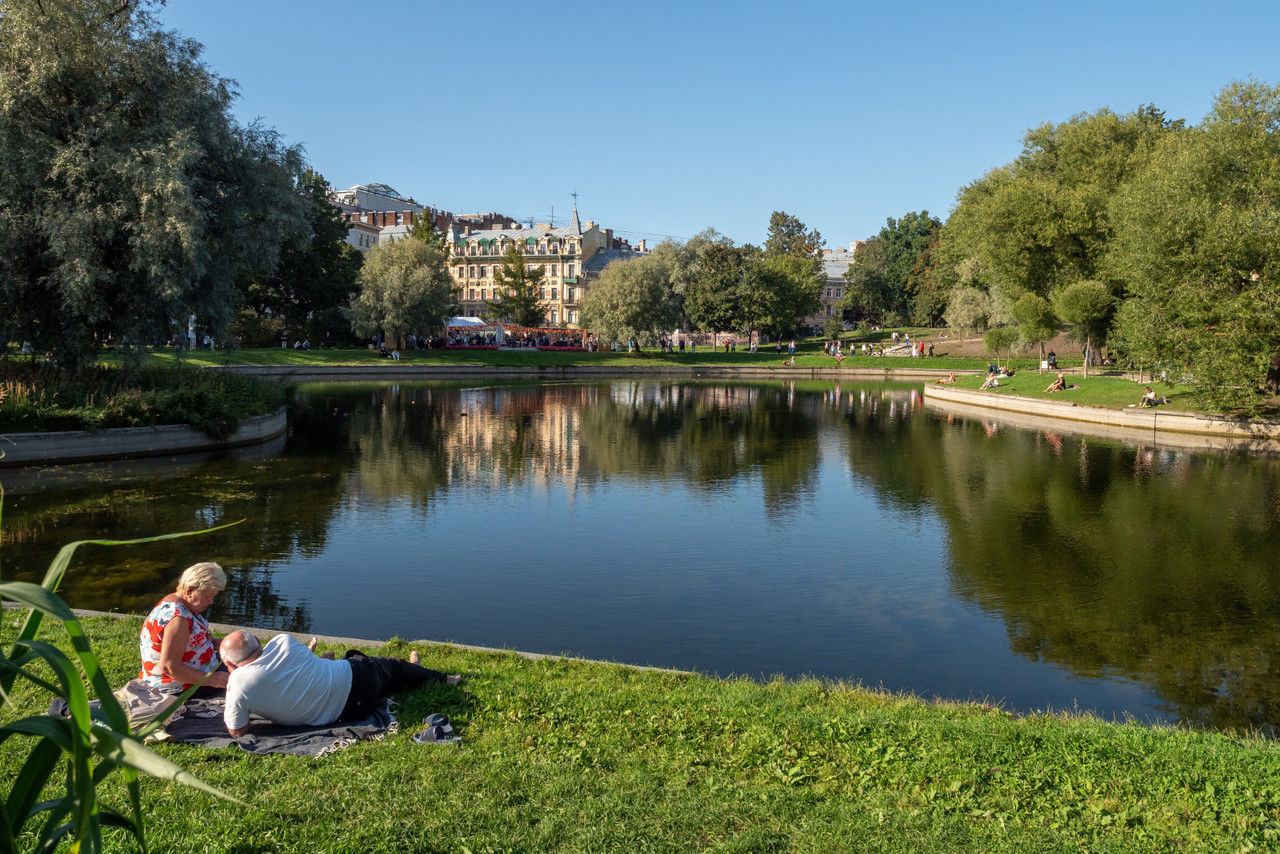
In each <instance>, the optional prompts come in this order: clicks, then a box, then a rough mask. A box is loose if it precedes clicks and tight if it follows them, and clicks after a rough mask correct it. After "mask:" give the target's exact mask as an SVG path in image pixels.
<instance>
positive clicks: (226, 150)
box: [0, 0, 361, 369]
mask: <svg viewBox="0 0 1280 854" xmlns="http://www.w3.org/2000/svg"><path fill="white" fill-rule="evenodd" d="M152 8H153V4H152V3H149V2H146V1H145V0H138V2H130V0H123V2H122V0H82V2H67V0H63V2H59V0H8V2H6V3H5V4H4V9H3V11H0V295H2V296H3V300H4V305H5V306H6V309H7V310H6V311H5V313H4V316H3V318H0V338H2V339H3V340H4V341H24V342H30V343H31V345H32V346H33V347H34V348H36V349H38V350H39V351H41V352H48V353H50V354H52V355H53V358H54V359H55V360H56V361H57V362H58V363H60V364H62V365H64V366H66V367H69V368H73V369H74V368H78V367H81V366H84V365H86V364H88V363H90V362H91V361H92V360H93V358H94V357H95V355H96V354H97V352H98V351H99V350H100V348H102V347H103V346H105V345H107V344H114V345H120V346H125V347H128V346H129V345H142V344H146V343H151V342H156V341H166V340H172V339H178V340H182V339H183V338H184V337H185V333H186V331H187V327H188V323H189V321H190V319H191V318H194V319H195V322H196V324H197V325H198V327H199V328H200V329H201V330H206V331H212V332H214V333H215V334H216V335H217V336H218V337H219V338H225V337H227V336H234V335H240V336H242V337H245V338H249V339H253V338H259V339H260V338H262V337H264V336H269V337H278V336H279V335H280V334H282V333H285V334H287V333H290V332H291V333H293V334H294V335H299V336H311V337H315V338H316V339H317V340H318V339H320V338H323V337H324V336H325V335H330V336H332V335H342V334H344V333H345V334H349V332H348V330H349V329H350V325H349V322H348V321H347V319H346V318H345V316H343V315H342V313H341V309H340V307H341V306H343V305H345V304H346V303H347V302H348V301H349V300H350V299H351V297H352V296H353V294H354V293H355V289H356V277H357V273H358V271H359V269H360V263H361V260H360V255H359V253H358V252H356V251H355V249H354V248H353V247H351V246H348V245H347V243H346V232H347V229H346V225H345V223H344V222H343V221H342V218H341V215H340V213H339V212H338V211H337V209H336V208H334V207H333V206H332V205H331V204H329V199H328V196H329V187H328V185H327V184H326V183H325V181H324V179H323V177H321V176H320V175H319V174H317V173H316V172H314V171H312V170H310V169H309V168H308V167H307V165H306V163H305V161H304V159H303V155H302V151H301V149H300V148H299V147H298V146H296V145H289V144H287V143H286V142H285V141H284V140H282V139H281V137H280V135H279V134H278V133H277V132H276V131H274V130H272V129H270V128H267V127H264V126H262V125H260V124H257V123H254V124H249V125H243V124H241V123H239V122H237V121H236V120H235V119H234V118H233V117H232V116H231V112H230V106H231V102H232V100H233V98H234V95H235V85H234V82H233V81H231V80H228V79H225V78H222V77H219V76H217V75H216V74H214V73H213V72H212V71H210V70H209V68H208V67H207V66H206V65H205V64H204V63H203V61H202V59H201V51H202V47H201V45H200V44H199V43H198V42H195V41H193V40H190V39H185V38H183V37H181V36H179V35H178V34H176V33H172V32H167V31H164V30H162V29H161V28H160V27H159V26H158V24H157V22H156V20H155V19H154V17H153V16H152V14H151V9H152Z"/></svg>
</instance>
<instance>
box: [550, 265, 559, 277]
mask: <svg viewBox="0 0 1280 854" xmlns="http://www.w3.org/2000/svg"><path fill="white" fill-rule="evenodd" d="M559 269H560V265H559V264H552V265H551V275H553V276H554V275H557V273H556V271H557V270H559Z"/></svg>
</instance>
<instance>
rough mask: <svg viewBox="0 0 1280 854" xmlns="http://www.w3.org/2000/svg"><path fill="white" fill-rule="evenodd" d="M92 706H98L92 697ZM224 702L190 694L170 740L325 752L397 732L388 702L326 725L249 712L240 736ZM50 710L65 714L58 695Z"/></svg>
mask: <svg viewBox="0 0 1280 854" xmlns="http://www.w3.org/2000/svg"><path fill="white" fill-rule="evenodd" d="M89 705H90V707H91V708H96V707H97V706H98V701H97V700H94V701H92V702H91V703H90V704H89ZM223 707H224V701H223V699H222V698H221V697H213V698H204V699H198V698H192V699H190V700H187V702H186V703H184V704H183V706H182V713H181V714H180V715H179V716H177V717H176V718H175V719H174V720H173V721H172V722H171V723H169V725H168V726H166V727H165V732H167V733H168V735H169V737H170V738H169V739H167V740H172V741H180V742H182V743H183V744H194V745H196V746H197V747H228V746H230V745H232V744H234V745H235V746H236V747H239V748H240V749H241V750H246V751H248V752H249V753H259V754H263V753H288V754H291V755H293V756H317V757H318V756H324V755H325V754H326V753H332V752H333V751H335V750H338V749H340V748H343V747H347V746H348V745H351V744H355V743H356V742H357V741H363V740H365V739H370V738H372V739H375V740H379V741H380V740H381V739H383V738H385V737H386V736H387V734H388V733H393V732H395V731H396V719H395V716H394V715H393V714H392V712H391V707H390V705H389V702H388V701H387V700H383V701H382V704H381V705H379V706H378V707H377V708H376V709H374V710H373V713H372V714H370V715H369V717H367V718H365V719H364V720H361V721H352V722H349V723H340V724H336V723H335V724H328V725H326V726H282V725H280V724H276V723H272V722H271V721H268V720H266V719H265V718H260V717H258V716H257V715H251V716H250V718H249V732H248V733H246V734H245V735H243V736H241V737H240V738H232V737H231V734H230V733H228V732H227V728H226V725H225V724H223V722H222V710H223ZM49 714H51V715H57V716H60V717H66V716H67V710H66V702H65V701H63V700H60V699H56V700H54V701H53V703H51V704H50V706H49Z"/></svg>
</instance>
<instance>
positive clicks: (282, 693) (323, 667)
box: [221, 631, 462, 738]
mask: <svg viewBox="0 0 1280 854" xmlns="http://www.w3.org/2000/svg"><path fill="white" fill-rule="evenodd" d="M221 651H222V660H223V661H224V662H225V663H226V665H227V669H228V670H230V671H231V675H230V676H228V677H227V705H226V710H225V711H224V712H223V722H224V723H225V724H226V725H227V731H228V732H229V733H231V735H232V736H235V737H236V738H239V737H240V736H242V735H244V734H245V733H246V732H247V731H248V728H249V715H250V714H257V715H260V716H262V717H264V718H267V719H268V720H272V721H275V722H276V723H279V724H286V725H299V724H308V725H312V726H323V725H324V724H329V723H334V722H338V721H358V720H363V719H364V718H367V717H368V716H369V714H370V713H371V712H373V710H374V709H375V708H376V707H377V705H378V702H379V701H380V700H381V699H382V698H383V697H385V696H387V695H388V694H394V693H396V692H397V691H409V690H412V689H414V688H417V687H419V686H420V685H422V684H424V683H426V682H448V683H449V684H450V685H457V684H458V682H459V681H461V679H462V677H461V676H458V675H456V674H455V675H453V676H446V675H445V674H443V673H441V672H439V671H437V670H429V669H427V668H426V667H423V666H422V665H420V664H419V663H418V653H416V652H413V653H410V654H409V660H408V661H402V660H400V659H398V658H371V657H369V656H367V655H365V654H364V653H362V652H358V651H357V650H354V649H351V650H347V654H346V655H345V656H344V657H343V658H340V659H338V660H336V661H334V660H332V658H328V657H325V658H320V657H317V656H316V655H315V653H314V652H312V651H311V649H308V648H307V647H305V646H303V645H302V644H300V643H298V642H297V641H296V640H294V639H293V638H292V637H290V636H289V635H276V636H275V637H273V638H272V639H271V640H269V641H267V645H266V646H265V647H264V646H262V645H261V644H260V643H259V642H258V639H257V638H256V637H254V636H253V635H251V634H249V633H248V632H244V631H234V632H232V633H231V634H229V635H227V636H226V637H225V638H223V641H222V650H221Z"/></svg>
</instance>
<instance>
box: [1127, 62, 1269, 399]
mask: <svg viewBox="0 0 1280 854" xmlns="http://www.w3.org/2000/svg"><path fill="white" fill-rule="evenodd" d="M1112 217H1113V218H1114V220H1115V227H1116V235H1115V239H1114V241H1113V245H1112V247H1111V256H1110V259H1109V260H1110V268H1111V270H1112V271H1113V274H1114V275H1116V276H1120V277H1123V280H1124V283H1125V285H1126V287H1127V293H1128V295H1129V302H1126V304H1125V305H1124V306H1123V307H1122V309H1121V311H1120V312H1119V316H1120V318H1121V320H1122V321H1123V324H1124V326H1125V327H1126V328H1125V329H1124V330H1123V331H1122V334H1121V335H1120V336H1119V337H1120V338H1121V339H1122V340H1124V341H1126V342H1131V343H1132V342H1135V341H1140V340H1142V339H1143V338H1147V339H1152V338H1154V339H1156V341H1157V342H1158V344H1159V347H1158V352H1156V353H1150V352H1149V353H1147V354H1146V355H1148V357H1151V356H1154V357H1155V358H1158V359H1160V360H1162V361H1164V362H1165V364H1166V365H1168V366H1171V367H1172V366H1175V365H1176V366H1178V368H1179V373H1181V372H1182V370H1183V368H1184V367H1185V371H1186V374H1187V377H1188V378H1189V379H1190V380H1191V381H1193V382H1195V383H1196V384H1197V385H1199V386H1200V388H1201V390H1202V392H1203V393H1204V395H1205V396H1206V397H1207V398H1208V399H1209V400H1211V401H1213V402H1215V403H1216V404H1217V405H1219V406H1221V407H1224V408H1241V409H1251V408H1253V407H1255V406H1257V405H1258V403H1259V402H1260V400H1261V397H1260V395H1259V391H1260V390H1264V391H1265V392H1266V393H1268V394H1271V395H1275V394H1280V322H1278V321H1277V315H1276V306H1277V305H1280V87H1276V86H1270V85H1267V84H1264V83H1261V82H1258V81H1254V80H1250V81H1247V82H1236V83H1233V84H1231V85H1230V86H1228V87H1226V88H1225V89H1224V90H1223V91H1222V92H1221V93H1219V95H1218V97H1217V99H1216V101H1215V103H1214V106H1213V109H1212V111H1211V112H1210V113H1209V115H1208V116H1207V117H1206V118H1205V120H1204V121H1203V122H1202V123H1201V124H1200V126H1199V127H1196V128H1193V129H1191V130H1188V131H1186V132H1184V133H1181V134H1177V135H1173V136H1170V137H1167V138H1165V139H1162V140H1161V143H1160V145H1159V146H1158V148H1157V149H1156V152H1155V154H1154V156H1153V157H1152V160H1151V163H1150V166H1149V167H1148V168H1147V169H1146V170H1145V171H1144V172H1143V173H1142V174H1141V175H1140V176H1139V177H1137V178H1136V179H1135V180H1134V181H1132V182H1131V183H1130V184H1129V185H1128V186H1127V187H1126V189H1125V191H1124V192H1123V193H1122V194H1121V195H1120V197H1119V198H1118V199H1117V200H1116V203H1115V205H1114V207H1113V209H1112ZM1133 301H1137V302H1138V303H1139V304H1138V305H1136V306H1133V307H1131V306H1130V304H1129V303H1130V302H1133ZM1128 327H1132V328H1128ZM1118 331H1120V330H1118Z"/></svg>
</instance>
